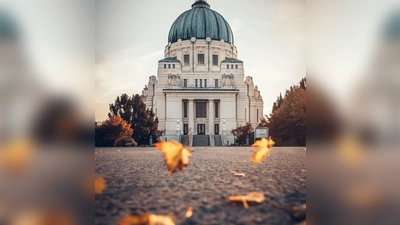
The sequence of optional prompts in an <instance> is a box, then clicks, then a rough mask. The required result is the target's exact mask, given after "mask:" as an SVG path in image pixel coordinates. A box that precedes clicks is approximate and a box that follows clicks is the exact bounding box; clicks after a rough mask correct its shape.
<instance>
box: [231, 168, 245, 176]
mask: <svg viewBox="0 0 400 225" xmlns="http://www.w3.org/2000/svg"><path fill="white" fill-rule="evenodd" d="M230 172H231V173H233V175H234V176H238V177H244V176H246V174H244V173H236V172H235V171H233V170H231V171H230Z"/></svg>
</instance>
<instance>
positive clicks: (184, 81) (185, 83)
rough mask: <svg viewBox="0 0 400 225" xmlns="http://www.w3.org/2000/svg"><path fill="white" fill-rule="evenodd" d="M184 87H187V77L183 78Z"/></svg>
mask: <svg viewBox="0 0 400 225" xmlns="http://www.w3.org/2000/svg"><path fill="white" fill-rule="evenodd" d="M183 87H187V79H183Z"/></svg>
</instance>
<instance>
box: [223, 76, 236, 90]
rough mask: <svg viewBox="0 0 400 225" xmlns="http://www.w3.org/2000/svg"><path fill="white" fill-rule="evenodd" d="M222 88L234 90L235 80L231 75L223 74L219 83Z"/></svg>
mask: <svg viewBox="0 0 400 225" xmlns="http://www.w3.org/2000/svg"><path fill="white" fill-rule="evenodd" d="M221 87H222V88H234V87H235V79H234V75H233V74H223V75H222V81H221Z"/></svg>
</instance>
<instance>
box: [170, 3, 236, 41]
mask: <svg viewBox="0 0 400 225" xmlns="http://www.w3.org/2000/svg"><path fill="white" fill-rule="evenodd" d="M192 37H195V38H197V39H206V38H207V37H210V38H211V39H213V40H218V41H219V40H221V39H223V40H224V41H225V42H228V43H232V44H233V33H232V30H231V27H230V26H229V24H228V22H227V21H226V20H225V19H224V17H222V16H221V14H219V13H217V12H216V11H214V10H212V9H210V5H209V4H208V3H207V2H206V1H202V0H200V1H196V2H195V3H194V4H193V5H192V9H190V10H187V11H185V12H184V13H182V14H181V15H180V16H179V17H178V18H177V19H176V20H175V22H174V23H173V24H172V26H171V29H170V30H169V35H168V42H171V43H174V42H177V41H178V39H182V40H190V38H192Z"/></svg>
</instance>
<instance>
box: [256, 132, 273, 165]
mask: <svg viewBox="0 0 400 225" xmlns="http://www.w3.org/2000/svg"><path fill="white" fill-rule="evenodd" d="M274 144H275V142H274V141H273V140H272V138H271V137H270V138H268V139H266V138H262V139H261V140H258V141H256V142H255V143H254V144H252V145H251V146H253V147H258V150H257V151H255V152H254V153H253V157H252V161H253V162H254V163H259V162H261V161H262V160H263V159H264V158H266V157H268V154H269V152H270V148H271V147H272V146H273V145H274Z"/></svg>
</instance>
